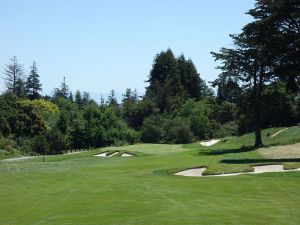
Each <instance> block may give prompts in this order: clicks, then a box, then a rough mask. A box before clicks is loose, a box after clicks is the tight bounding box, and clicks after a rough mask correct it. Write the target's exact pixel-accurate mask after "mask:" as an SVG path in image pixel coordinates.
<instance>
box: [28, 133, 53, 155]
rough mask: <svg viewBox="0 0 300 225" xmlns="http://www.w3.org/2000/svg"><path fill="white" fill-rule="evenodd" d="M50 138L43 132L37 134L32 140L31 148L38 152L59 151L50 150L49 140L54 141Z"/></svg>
mask: <svg viewBox="0 0 300 225" xmlns="http://www.w3.org/2000/svg"><path fill="white" fill-rule="evenodd" d="M48 137H52V136H48ZM50 140H51V141H50ZM50 140H47V137H46V136H45V135H42V134H40V135H37V136H35V137H34V138H33V139H32V142H31V150H32V151H33V152H35V153H37V154H48V153H57V152H52V151H50V150H49V149H50V147H49V146H50V143H49V142H52V139H50ZM55 141H56V140H55ZM52 150H53V149H52ZM54 151H57V149H55V150H54Z"/></svg>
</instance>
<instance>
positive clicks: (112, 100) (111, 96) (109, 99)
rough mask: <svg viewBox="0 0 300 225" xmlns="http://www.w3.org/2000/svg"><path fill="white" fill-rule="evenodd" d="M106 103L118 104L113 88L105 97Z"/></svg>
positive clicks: (110, 104)
mask: <svg viewBox="0 0 300 225" xmlns="http://www.w3.org/2000/svg"><path fill="white" fill-rule="evenodd" d="M106 103H107V104H108V105H109V106H118V101H117V98H116V94H115V91H114V90H111V91H110V93H109V95H108V97H107V101H106Z"/></svg>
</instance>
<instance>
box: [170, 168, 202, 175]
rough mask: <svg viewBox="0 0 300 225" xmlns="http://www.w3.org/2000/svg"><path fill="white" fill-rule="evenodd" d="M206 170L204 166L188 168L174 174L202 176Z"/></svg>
mask: <svg viewBox="0 0 300 225" xmlns="http://www.w3.org/2000/svg"><path fill="white" fill-rule="evenodd" d="M205 170H206V168H205V167H202V168H193V169H188V170H183V171H179V172H178V173H175V175H178V176H185V177H202V176H203V175H202V174H203V173H204V171H205Z"/></svg>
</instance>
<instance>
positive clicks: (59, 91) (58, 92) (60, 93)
mask: <svg viewBox="0 0 300 225" xmlns="http://www.w3.org/2000/svg"><path fill="white" fill-rule="evenodd" d="M69 96H70V92H69V86H68V85H67V84H66V78H65V77H64V78H63V82H62V83H61V85H60V88H55V89H54V94H53V97H54V98H57V97H61V98H64V99H68V98H69Z"/></svg>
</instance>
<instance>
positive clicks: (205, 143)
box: [200, 139, 220, 147]
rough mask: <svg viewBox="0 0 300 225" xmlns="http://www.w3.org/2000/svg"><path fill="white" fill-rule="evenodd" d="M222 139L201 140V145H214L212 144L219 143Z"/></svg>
mask: <svg viewBox="0 0 300 225" xmlns="http://www.w3.org/2000/svg"><path fill="white" fill-rule="evenodd" d="M219 141H220V140H214V139H213V140H210V141H202V142H200V145H203V146H207V147H208V146H212V145H214V144H216V143H218V142H219Z"/></svg>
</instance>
